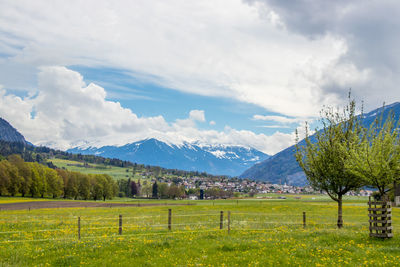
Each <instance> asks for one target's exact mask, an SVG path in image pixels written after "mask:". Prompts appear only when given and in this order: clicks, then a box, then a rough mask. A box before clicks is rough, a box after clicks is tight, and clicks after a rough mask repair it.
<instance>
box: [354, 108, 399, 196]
mask: <svg viewBox="0 0 400 267" xmlns="http://www.w3.org/2000/svg"><path fill="white" fill-rule="evenodd" d="M383 111H384V108H382V111H381V112H382V113H381V116H380V117H378V118H377V119H376V120H375V122H374V123H373V124H372V125H371V126H370V127H369V129H368V130H367V131H365V133H364V135H363V138H362V143H361V147H360V149H358V150H352V151H351V152H352V154H351V155H352V157H351V161H350V162H348V163H349V164H348V168H349V169H351V170H352V172H353V174H355V175H357V176H358V177H360V179H362V180H363V181H364V183H365V184H366V185H368V186H372V187H375V188H377V189H378V190H379V193H380V195H381V196H384V195H385V194H386V193H387V192H388V191H389V190H390V187H391V186H392V184H393V183H394V182H396V180H398V179H399V178H400V135H399V132H398V129H399V123H396V122H395V119H394V116H393V113H391V114H389V116H388V117H387V118H386V120H385V122H383V121H384V120H383Z"/></svg>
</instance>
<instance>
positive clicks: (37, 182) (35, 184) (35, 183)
mask: <svg viewBox="0 0 400 267" xmlns="http://www.w3.org/2000/svg"><path fill="white" fill-rule="evenodd" d="M29 164H30V167H31V168H30V169H31V181H32V183H31V186H30V189H29V193H30V194H31V196H32V197H37V196H38V195H39V194H40V187H41V183H42V178H41V177H40V175H39V169H38V166H39V164H37V163H36V162H34V163H29Z"/></svg>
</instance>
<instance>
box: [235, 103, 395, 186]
mask: <svg viewBox="0 0 400 267" xmlns="http://www.w3.org/2000/svg"><path fill="white" fill-rule="evenodd" d="M382 111H383V112H382ZM390 112H392V113H393V115H394V117H395V120H396V121H398V120H399V117H400V103H398V102H396V103H393V104H391V105H389V106H385V107H381V108H378V109H375V110H373V111H371V112H369V113H366V114H363V116H362V118H361V122H362V124H363V125H364V126H365V127H369V126H370V125H371V124H372V123H373V122H374V121H375V120H376V118H377V117H379V116H382V117H383V120H385V118H387V117H388V116H389V114H390ZM312 138H313V136H311V140H312ZM299 145H301V146H302V145H305V141H304V140H302V141H300V142H299ZM294 154H295V146H291V147H288V148H286V149H284V150H282V151H281V152H279V153H277V154H275V155H273V156H271V157H269V158H268V159H266V160H264V161H262V162H260V163H256V164H255V165H254V166H252V167H251V168H249V169H248V170H246V171H245V172H243V174H241V175H240V178H251V179H254V180H261V181H268V182H271V183H274V184H279V183H282V184H283V183H286V184H290V185H299V186H303V185H306V184H307V179H306V176H305V174H304V172H303V171H302V169H301V168H300V166H299V164H298V163H297V162H296V159H295V156H294Z"/></svg>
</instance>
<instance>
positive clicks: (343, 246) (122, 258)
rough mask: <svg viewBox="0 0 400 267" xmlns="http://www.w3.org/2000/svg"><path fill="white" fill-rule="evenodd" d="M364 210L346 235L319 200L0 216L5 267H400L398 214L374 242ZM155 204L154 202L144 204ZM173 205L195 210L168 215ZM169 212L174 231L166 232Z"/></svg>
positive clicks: (353, 202) (329, 205)
mask: <svg viewBox="0 0 400 267" xmlns="http://www.w3.org/2000/svg"><path fill="white" fill-rule="evenodd" d="M313 197H314V199H313ZM1 201H2V198H0V203H1ZM11 201H12V200H11V199H10V198H8V199H7V200H6V202H8V203H9V202H11ZM115 201H117V200H114V202H115ZM124 201H130V200H128V199H124ZM134 201H136V200H134ZM366 201H367V200H366V198H354V197H353V198H350V199H347V200H346V202H345V204H344V222H345V227H344V229H341V230H338V229H336V227H335V224H336V211H337V206H336V203H334V202H332V201H328V200H327V199H326V197H321V196H317V197H316V196H310V197H309V196H307V197H304V196H303V197H302V199H295V198H290V196H288V199H286V200H276V199H271V200H270V199H248V200H247V199H241V200H218V201H172V200H168V201H164V200H160V201H156V202H157V203H160V202H161V203H165V204H166V206H146V207H140V206H139V207H129V208H125V207H124V208H64V209H61V208H60V209H41V210H31V211H30V212H28V211H26V210H19V211H4V210H3V211H0V266H33V265H36V266H47V265H56V266H76V265H97V266H99V265H101V266H257V265H258V266H276V265H281V266H346V265H347V266H384V265H385V266H398V265H400V245H399V244H400V234H399V233H397V231H396V230H397V229H399V226H400V224H399V222H398V220H397V218H398V217H399V210H398V209H397V208H395V209H394V211H393V220H394V233H395V237H394V238H392V239H389V240H379V239H372V238H369V237H368V217H367V205H366ZM152 202H155V200H152V201H146V203H152ZM142 203H143V202H142ZM172 203H173V204H179V203H180V204H188V203H189V204H192V205H185V206H168V204H172ZM139 205H140V203H139ZM169 208H171V209H172V225H171V226H172V230H171V231H168V224H167V222H168V217H167V216H168V209H169ZM220 211H224V221H223V223H224V225H223V230H220V229H219V227H220V221H219V219H220ZM228 211H230V212H231V218H230V219H231V231H230V233H229V234H228V231H227V223H228V221H227V216H226V215H227V212H228ZM303 211H305V212H306V214H307V227H306V228H303V226H302V213H303ZM119 214H121V215H122V216H123V217H122V218H123V226H122V231H123V232H122V235H118V216H119ZM78 216H79V217H80V218H81V240H80V241H79V240H78V238H77V220H78Z"/></svg>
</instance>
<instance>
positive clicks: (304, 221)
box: [303, 211, 306, 228]
mask: <svg viewBox="0 0 400 267" xmlns="http://www.w3.org/2000/svg"><path fill="white" fill-rule="evenodd" d="M303 228H306V212H305V211H303Z"/></svg>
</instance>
